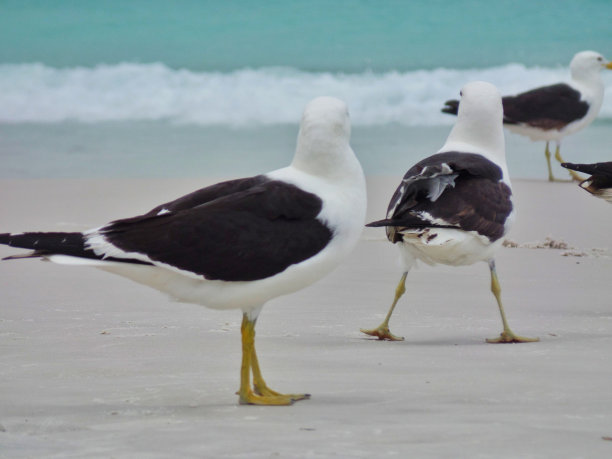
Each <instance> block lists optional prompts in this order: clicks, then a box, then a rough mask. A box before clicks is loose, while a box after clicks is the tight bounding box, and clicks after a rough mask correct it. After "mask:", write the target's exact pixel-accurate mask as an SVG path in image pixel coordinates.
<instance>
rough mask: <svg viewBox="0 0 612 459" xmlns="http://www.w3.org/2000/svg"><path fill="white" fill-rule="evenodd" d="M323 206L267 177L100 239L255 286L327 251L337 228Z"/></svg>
mask: <svg viewBox="0 0 612 459" xmlns="http://www.w3.org/2000/svg"><path fill="white" fill-rule="evenodd" d="M174 202H175V203H176V201H174ZM322 205H323V203H322V201H321V199H320V198H319V197H318V196H316V195H314V194H312V193H308V192H305V191H303V190H301V189H300V188H298V187H296V186H294V185H290V184H287V183H284V182H280V181H271V180H268V179H264V180H263V181H262V183H258V184H256V185H255V186H251V187H250V188H247V189H245V190H242V191H238V192H235V193H232V194H229V195H226V196H223V197H219V198H217V199H215V200H212V201H209V202H205V203H203V204H200V205H196V206H185V208H181V206H179V205H174V206H173V209H174V210H173V211H170V212H164V213H161V214H159V215H153V214H147V215H145V216H142V217H136V218H131V219H125V220H117V221H115V222H112V223H111V224H109V225H108V226H106V227H103V228H101V229H99V230H98V231H97V234H100V235H102V236H103V237H104V239H105V241H106V242H107V243H110V244H112V246H114V247H116V248H119V249H120V250H121V251H123V252H125V253H126V256H128V257H129V256H130V254H134V253H136V254H139V255H142V256H144V257H145V259H146V260H150V261H152V262H154V263H161V264H165V265H169V266H171V267H174V268H178V269H180V270H184V271H188V272H191V273H193V274H195V275H197V276H202V277H204V278H206V279H209V280H224V281H253V280H258V279H264V278H266V277H271V276H273V275H275V274H278V273H279V272H282V271H284V270H285V269H286V268H287V267H289V266H290V265H292V264H295V263H299V262H301V261H304V260H306V259H308V258H310V257H312V256H314V255H316V254H317V253H318V252H320V251H321V250H323V248H325V246H326V245H327V244H328V243H329V241H330V240H331V238H332V231H331V230H330V229H329V228H328V227H327V226H326V225H324V224H323V223H322V222H321V221H319V220H318V219H317V218H316V217H317V215H318V214H319V212H320V210H321V208H322ZM152 212H153V211H152ZM103 247H104V246H103V245H97V246H96V247H95V250H96V251H99V250H100V249H101V248H102V249H103ZM109 249H111V250H109V253H111V252H112V253H115V254H116V252H114V251H113V250H112V247H111V248H109ZM114 250H116V249H114Z"/></svg>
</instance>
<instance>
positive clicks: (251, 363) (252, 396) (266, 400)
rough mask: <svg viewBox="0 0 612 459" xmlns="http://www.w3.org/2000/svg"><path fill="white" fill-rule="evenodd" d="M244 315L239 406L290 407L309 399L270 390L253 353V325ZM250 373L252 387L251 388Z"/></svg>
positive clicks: (300, 395)
mask: <svg viewBox="0 0 612 459" xmlns="http://www.w3.org/2000/svg"><path fill="white" fill-rule="evenodd" d="M256 322H257V319H250V318H249V317H248V316H247V314H246V313H245V314H244V315H243V316H242V326H241V327H240V331H241V333H242V365H241V367H240V389H239V390H238V397H239V402H240V404H241V405H291V404H292V403H293V402H295V401H296V400H303V399H306V398H309V397H310V395H308V394H299V395H295V394H279V393H278V392H275V391H273V390H272V389H270V388H269V387H268V386H267V384H266V382H265V381H264V379H263V377H262V375H261V370H260V369H259V362H258V360H257V354H256V353H255V323H256ZM251 371H252V372H253V386H254V389H252V388H251Z"/></svg>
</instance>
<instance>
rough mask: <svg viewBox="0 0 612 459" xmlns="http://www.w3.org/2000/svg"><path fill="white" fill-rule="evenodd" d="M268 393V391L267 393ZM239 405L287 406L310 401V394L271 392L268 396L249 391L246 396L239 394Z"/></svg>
mask: <svg viewBox="0 0 612 459" xmlns="http://www.w3.org/2000/svg"><path fill="white" fill-rule="evenodd" d="M266 392H268V391H266ZM238 396H239V403H240V404H241V405H271V406H287V405H293V403H294V402H297V401H299V400H308V399H309V398H310V394H279V393H278V392H275V391H269V393H266V394H258V393H256V392H254V391H247V392H246V393H244V394H241V393H239V394H238Z"/></svg>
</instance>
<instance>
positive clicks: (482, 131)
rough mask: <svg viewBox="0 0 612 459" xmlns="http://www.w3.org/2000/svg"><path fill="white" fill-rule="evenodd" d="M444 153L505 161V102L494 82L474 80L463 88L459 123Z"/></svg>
mask: <svg viewBox="0 0 612 459" xmlns="http://www.w3.org/2000/svg"><path fill="white" fill-rule="evenodd" d="M444 151H460V152H465V153H477V154H481V155H483V156H485V157H487V158H489V159H492V160H494V161H495V162H496V163H499V162H500V161H502V162H505V151H506V150H505V146H504V130H503V107H502V99H501V95H500V93H499V91H498V90H497V88H496V87H495V86H493V85H492V84H491V83H487V82H485V81H473V82H471V83H467V84H466V85H465V86H464V87H463V88H462V89H461V103H460V104H459V111H458V113H457V121H456V122H455V125H454V126H453V129H452V130H451V132H450V134H449V135H448V139H447V140H446V143H445V144H444V146H443V147H442V148H441V149H440V152H444Z"/></svg>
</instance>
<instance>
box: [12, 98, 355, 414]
mask: <svg viewBox="0 0 612 459" xmlns="http://www.w3.org/2000/svg"><path fill="white" fill-rule="evenodd" d="M349 137H350V122H349V116H348V110H347V107H346V105H345V104H344V102H342V101H340V100H338V99H335V98H331V97H319V98H316V99H314V100H313V101H311V102H310V103H309V104H308V106H307V107H306V109H305V111H304V115H303V117H302V122H301V126H300V131H299V134H298V138H297V147H296V151H295V156H294V158H293V162H292V163H291V165H290V166H288V167H285V168H283V169H278V170H275V171H273V172H270V173H268V174H265V175H258V176H255V177H251V178H243V179H238V180H232V181H228V182H222V183H218V184H216V185H213V186H209V187H207V188H203V189H201V190H198V191H195V192H193V193H191V194H188V195H186V196H183V197H181V198H179V199H177V200H175V201H172V202H168V203H166V204H162V205H160V206H158V207H156V208H154V209H153V210H151V211H150V212H148V213H146V214H144V215H140V216H137V217H134V218H127V219H123V220H116V221H114V222H111V223H109V224H108V225H105V226H102V227H101V228H98V229H94V230H91V231H86V232H84V233H22V234H0V243H2V244H7V245H10V246H13V247H21V248H27V249H33V250H34V251H33V252H31V253H29V254H27V255H17V256H13V257H8V258H21V257H43V258H45V259H48V260H51V261H53V262H57V263H65V264H81V265H90V266H95V267H98V268H100V269H103V270H105V271H109V272H112V273H115V274H119V275H122V276H125V277H127V278H129V279H132V280H134V281H136V282H138V283H141V284H145V285H148V286H150V287H153V288H155V289H157V290H160V291H162V292H164V293H167V294H168V295H170V297H172V298H174V299H176V300H179V301H183V302H188V303H195V304H198V305H202V306H207V307H210V308H215V309H241V310H242V313H243V320H242V327H241V331H242V366H241V370H240V389H239V391H238V395H239V401H240V403H241V404H258V405H289V404H291V403H293V402H294V401H295V400H301V399H305V398H308V397H309V395H308V394H279V393H278V392H275V391H273V390H271V389H270V388H269V387H268V386H267V385H266V383H265V381H264V379H263V377H262V375H261V371H260V369H259V364H258V360H257V355H256V353H255V323H256V321H257V316H258V315H259V313H260V311H261V308H262V306H263V305H264V303H265V302H266V301H268V300H270V299H272V298H275V297H277V296H280V295H285V294H288V293H291V292H295V291H297V290H299V289H301V288H303V287H306V286H307V285H310V284H312V283H313V282H315V281H317V280H319V279H321V278H322V277H324V276H325V275H326V274H328V273H329V272H330V271H332V270H333V269H334V268H335V267H336V266H337V265H338V264H339V263H340V261H341V260H342V259H343V258H345V257H346V256H347V255H348V254H349V252H350V251H351V250H352V249H353V247H354V246H355V244H356V243H357V241H358V239H359V236H360V234H361V230H362V228H363V224H364V220H365V208H366V189H365V178H364V175H363V171H362V169H361V165H360V164H359V161H358V160H357V158H356V157H355V154H354V153H353V150H352V149H351V147H350V145H349ZM251 373H252V375H253V388H251V383H250V377H251Z"/></svg>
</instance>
